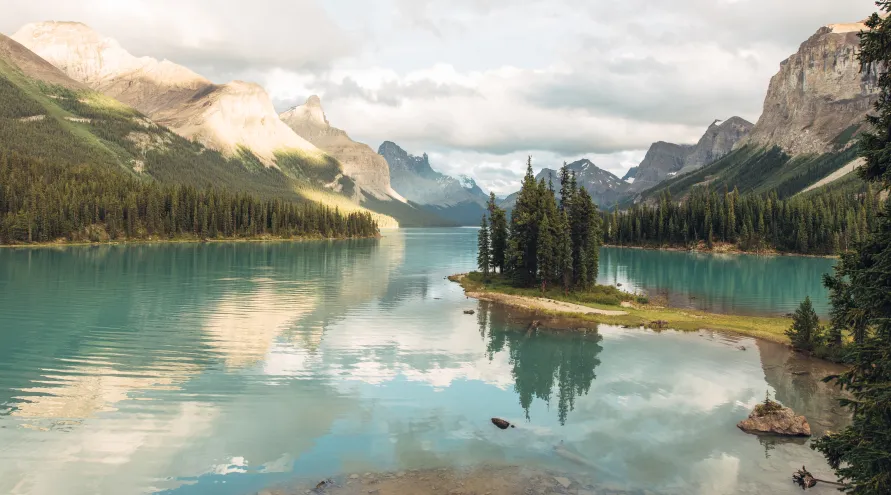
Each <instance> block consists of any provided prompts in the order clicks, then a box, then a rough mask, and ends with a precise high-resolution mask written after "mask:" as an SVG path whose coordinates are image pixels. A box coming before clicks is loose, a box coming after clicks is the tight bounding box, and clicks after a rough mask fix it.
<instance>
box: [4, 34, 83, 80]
mask: <svg viewBox="0 0 891 495" xmlns="http://www.w3.org/2000/svg"><path fill="white" fill-rule="evenodd" d="M0 60H2V61H4V62H6V63H8V64H11V65H13V66H15V67H17V68H18V69H19V70H21V71H22V72H23V73H24V74H25V75H26V76H28V77H30V78H32V79H37V80H39V81H43V82H45V83H49V84H55V85H58V86H62V87H65V88H68V89H73V90H80V89H87V86H85V85H83V84H81V83H79V82H77V81H74V80H73V79H71V78H70V77H68V76H67V75H66V74H65V73H64V72H62V71H61V70H59V69H58V68H57V67H56V66H54V65H53V64H51V63H49V62H47V61H46V60H44V59H43V58H41V57H39V56H38V55H37V54H36V53H34V52H32V51H31V50H29V49H28V48H26V47H24V46H23V45H22V44H21V43H19V42H17V41H15V40H13V39H12V38H10V37H8V36H6V35H4V34H0Z"/></svg>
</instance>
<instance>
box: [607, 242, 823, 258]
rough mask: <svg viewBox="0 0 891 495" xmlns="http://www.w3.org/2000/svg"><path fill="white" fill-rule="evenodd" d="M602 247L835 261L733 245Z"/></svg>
mask: <svg viewBox="0 0 891 495" xmlns="http://www.w3.org/2000/svg"><path fill="white" fill-rule="evenodd" d="M603 247H608V248H622V249H641V250H644V251H675V252H679V253H702V254H729V255H740V254H745V255H750V256H795V257H799V258H828V259H836V258H838V255H836V254H802V253H789V252H785V251H776V250H774V249H763V250H761V251H743V250H741V249H739V248H738V247H736V245H734V244H715V247H714V248H712V249H708V248H707V247H705V244H704V243H700V245H698V246H694V247H689V248H686V247H678V246H631V245H623V244H604V245H603Z"/></svg>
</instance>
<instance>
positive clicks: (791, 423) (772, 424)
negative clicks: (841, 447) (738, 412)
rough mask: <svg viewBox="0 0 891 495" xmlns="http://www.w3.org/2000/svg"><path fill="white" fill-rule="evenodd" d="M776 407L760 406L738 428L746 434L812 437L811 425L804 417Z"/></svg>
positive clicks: (785, 408) (790, 410)
mask: <svg viewBox="0 0 891 495" xmlns="http://www.w3.org/2000/svg"><path fill="white" fill-rule="evenodd" d="M771 404H775V407H764V404H758V405H757V406H756V407H755V410H754V411H752V413H751V414H749V417H748V418H747V419H744V420H742V421H740V422H739V423H738V424H737V425H736V426H737V427H739V429H740V430H742V431H744V432H746V433H766V434H772V435H783V436H790V437H809V436H811V425H809V424H808V422H807V419H806V418H805V417H804V416H797V415H796V414H795V412H794V411H792V409H789V408H788V407H783V406H780V405H779V404H777V403H776V402H771Z"/></svg>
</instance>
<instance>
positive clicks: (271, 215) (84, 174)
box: [0, 149, 378, 244]
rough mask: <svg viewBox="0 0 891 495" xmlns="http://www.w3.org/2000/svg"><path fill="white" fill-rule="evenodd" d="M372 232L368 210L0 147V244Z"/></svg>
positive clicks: (374, 232) (374, 229) (359, 234)
mask: <svg viewBox="0 0 891 495" xmlns="http://www.w3.org/2000/svg"><path fill="white" fill-rule="evenodd" d="M377 233H378V231H377V225H376V224H375V222H374V219H373V218H372V217H371V214H370V213H350V214H348V215H343V214H341V213H340V211H338V210H336V209H331V208H327V207H325V206H321V205H317V204H312V203H308V202H304V203H302V204H296V203H293V202H286V201H283V200H280V199H274V200H270V199H259V198H258V197H256V196H252V195H249V194H246V193H229V192H227V191H225V190H221V189H216V188H206V189H198V188H195V187H192V186H177V185H173V186H171V185H166V186H165V185H160V184H158V183H157V182H154V181H146V180H139V179H137V178H134V177H130V176H127V175H125V174H122V173H120V171H119V170H117V169H116V168H115V167H114V166H109V165H95V164H94V165H74V166H69V165H62V164H59V163H58V162H50V161H44V160H40V159H36V158H28V157H24V156H22V155H19V154H18V153H15V152H13V153H8V152H6V151H4V150H2V149H0V244H16V243H32V242H52V241H58V240H64V241H73V242H102V241H116V240H136V239H179V238H201V239H218V238H256V237H276V238H290V237H325V238H330V237H370V236H374V235H377Z"/></svg>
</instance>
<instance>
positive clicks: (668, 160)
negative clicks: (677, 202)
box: [630, 117, 753, 192]
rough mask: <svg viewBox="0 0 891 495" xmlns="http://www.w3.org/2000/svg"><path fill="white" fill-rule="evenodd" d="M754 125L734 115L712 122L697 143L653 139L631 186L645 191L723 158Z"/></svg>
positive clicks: (636, 189) (638, 190)
mask: <svg viewBox="0 0 891 495" xmlns="http://www.w3.org/2000/svg"><path fill="white" fill-rule="evenodd" d="M752 127H753V125H752V123H751V122H748V121H747V120H745V119H743V118H741V117H731V118H729V119H727V120H725V121H723V122H722V121H720V120H716V121H714V122H712V124H711V125H710V126H709V127H708V129H706V131H705V133H704V134H703V135H702V137H701V138H699V142H697V143H696V144H694V145H689V144H674V143H666V142H664V141H659V142H657V143H653V145H652V146H650V149H649V150H648V151H647V154H646V156H645V157H644V159H643V161H642V162H640V165H639V166H638V167H637V171H636V173H635V177H634V183H633V184H632V185H631V188H630V190H631V191H632V192H640V191H644V190H646V189H649V188H651V187H653V186H655V185H657V184H659V183H660V182H662V181H664V180H665V179H668V178H670V177H674V176H676V175H680V174H686V173H688V172H692V171H694V170H698V169H700V168H702V167H704V166H706V165H708V164H709V163H712V162H714V161H716V160H719V159H721V158H723V157H724V156H725V155H727V154H728V153H730V152H731V151H733V148H734V146H736V144H737V143H739V142H740V140H742V139H745V138H746V137H747V136H748V134H749V132H751V130H752Z"/></svg>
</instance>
